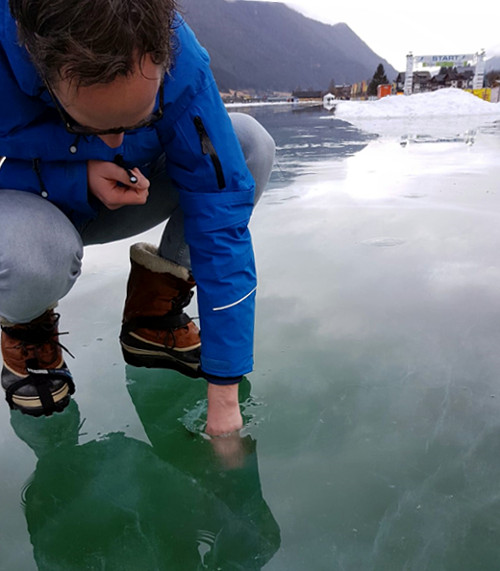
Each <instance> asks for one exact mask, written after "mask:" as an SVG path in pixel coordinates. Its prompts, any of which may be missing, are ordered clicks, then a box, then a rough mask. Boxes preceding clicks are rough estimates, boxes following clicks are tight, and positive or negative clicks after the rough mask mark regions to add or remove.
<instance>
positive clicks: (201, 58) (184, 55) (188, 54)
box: [173, 14, 210, 66]
mask: <svg viewBox="0 0 500 571" xmlns="http://www.w3.org/2000/svg"><path fill="white" fill-rule="evenodd" d="M173 47H174V50H175V53H176V63H180V64H184V63H191V64H194V65H196V64H198V65H200V66H206V65H209V64H210V58H209V55H208V52H207V50H206V49H205V48H204V47H203V46H202V45H201V44H200V42H199V41H198V39H197V37H196V35H195V33H194V32H193V30H192V29H191V28H190V27H189V25H188V24H187V22H186V21H185V20H184V18H182V16H181V15H180V14H177V15H176V18H175V20H174V46H173Z"/></svg>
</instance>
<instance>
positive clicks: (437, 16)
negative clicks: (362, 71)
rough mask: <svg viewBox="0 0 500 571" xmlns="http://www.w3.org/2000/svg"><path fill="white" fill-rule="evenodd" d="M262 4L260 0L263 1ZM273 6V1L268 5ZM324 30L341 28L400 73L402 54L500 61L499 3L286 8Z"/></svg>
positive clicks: (445, 0) (403, 1)
mask: <svg viewBox="0 0 500 571" xmlns="http://www.w3.org/2000/svg"><path fill="white" fill-rule="evenodd" d="M262 1H264V0H262ZM271 1H275V0H271ZM285 3H286V4H287V5H288V6H290V7H293V8H295V9H296V10H298V11H300V12H302V13H303V14H305V15H306V16H309V17H311V18H314V19H315V20H320V21H321V22H325V23H327V24H336V23H338V22H345V23H346V24H348V25H349V27H350V28H351V29H352V30H353V31H354V32H355V33H356V34H357V35H358V36H359V37H360V38H361V39H362V40H363V41H364V42H366V43H367V44H368V46H369V47H370V48H371V49H372V50H373V51H374V52H375V53H377V54H378V55H380V56H382V57H383V58H384V59H386V60H387V61H388V62H389V63H391V64H392V65H393V66H394V67H395V68H396V69H398V70H399V71H404V70H405V67H406V58H405V56H406V54H407V53H408V52H409V51H412V52H413V54H414V55H445V54H447V55H455V54H469V53H476V52H477V51H479V50H480V49H481V48H484V49H485V50H486V57H487V58H488V57H491V56H493V55H500V2H499V1H498V0H483V1H477V2H473V3H472V4H471V5H469V4H465V3H463V2H460V1H457V0H455V2H451V0H419V1H418V2H411V1H408V0H385V1H383V2H374V1H373V0H372V1H370V2H368V1H366V0H362V1H361V2H359V1H358V2H355V1H353V0H344V1H340V2H335V1H332V0H293V1H291V2H285Z"/></svg>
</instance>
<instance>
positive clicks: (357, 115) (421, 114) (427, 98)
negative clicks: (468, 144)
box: [325, 89, 500, 137]
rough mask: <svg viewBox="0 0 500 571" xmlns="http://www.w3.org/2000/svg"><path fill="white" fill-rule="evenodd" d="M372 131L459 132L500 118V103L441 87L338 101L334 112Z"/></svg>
mask: <svg viewBox="0 0 500 571" xmlns="http://www.w3.org/2000/svg"><path fill="white" fill-rule="evenodd" d="M330 118H332V119H342V120H344V121H347V122H349V123H351V124H352V125H354V126H355V127H358V128H359V129H362V130H363V131H367V132H370V133H377V134H378V135H384V136H389V137H400V136H408V135H409V136H412V135H430V136H456V135H458V134H464V133H467V132H471V131H476V130H477V129H480V128H483V127H484V126H485V125H492V124H494V123H495V122H498V121H500V103H489V102H487V101H483V100H482V99H479V97H476V96H475V95H472V94H471V93H467V92H465V91H462V90H461V89H441V90H439V91H434V92H431V93H419V94H414V95H411V96H409V97H406V96H404V95H392V96H389V97H384V98H383V99H379V100H377V101H339V102H338V103H337V107H336V109H335V114H334V115H329V116H326V117H325V119H330Z"/></svg>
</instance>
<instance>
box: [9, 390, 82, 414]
mask: <svg viewBox="0 0 500 571" xmlns="http://www.w3.org/2000/svg"><path fill="white" fill-rule="evenodd" d="M52 398H53V399H54V410H53V411H51V412H50V413H48V414H47V413H46V412H45V411H44V408H43V406H42V402H41V401H40V399H39V398H38V397H35V396H32V397H24V396H18V395H13V396H12V405H13V409H14V410H19V411H20V412H22V413H23V414H27V415H29V416H50V415H51V414H52V412H62V411H63V410H64V409H65V408H66V407H67V406H68V404H69V401H70V400H71V396H70V390H69V386H68V385H67V384H64V385H63V386H62V387H60V388H59V389H58V390H57V391H54V392H53V393H52Z"/></svg>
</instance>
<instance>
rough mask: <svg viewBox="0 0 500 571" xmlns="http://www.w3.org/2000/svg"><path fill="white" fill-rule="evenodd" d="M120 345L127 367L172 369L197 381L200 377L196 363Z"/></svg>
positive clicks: (123, 344)
mask: <svg viewBox="0 0 500 571" xmlns="http://www.w3.org/2000/svg"><path fill="white" fill-rule="evenodd" d="M120 343H121V347H122V353H123V358H124V359H125V362H126V363H128V364H129V365H133V366H134V367H146V368H147V369H173V370H174V371H178V372H179V373H182V374H183V375H186V376H188V377H191V378H192V379H198V378H200V377H201V376H202V375H201V373H200V369H199V364H198V363H193V364H189V363H186V362H185V361H182V360H180V359H177V358H176V357H175V356H174V355H170V354H167V353H160V352H152V351H147V350H144V349H136V348H135V347H130V346H129V345H126V344H125V343H123V341H121V342H120Z"/></svg>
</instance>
